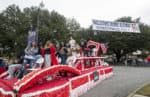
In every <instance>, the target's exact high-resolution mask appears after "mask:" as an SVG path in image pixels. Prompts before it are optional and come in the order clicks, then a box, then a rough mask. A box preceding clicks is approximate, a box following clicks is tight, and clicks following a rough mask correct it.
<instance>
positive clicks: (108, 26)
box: [92, 20, 140, 33]
mask: <svg viewBox="0 0 150 97" xmlns="http://www.w3.org/2000/svg"><path fill="white" fill-rule="evenodd" d="M92 22H93V25H92V27H93V30H100V31H114V32H134V33H140V28H139V24H137V23H126V22H110V21H100V20H93V21H92Z"/></svg>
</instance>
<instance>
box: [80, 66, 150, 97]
mask: <svg viewBox="0 0 150 97" xmlns="http://www.w3.org/2000/svg"><path fill="white" fill-rule="evenodd" d="M113 68H114V76H113V77H112V78H110V79H107V80H105V81H103V82H102V83H100V84H99V85H97V86H96V87H94V88H93V89H91V90H89V91H88V92H87V93H86V94H83V95H82V96H81V97H126V96H127V95H128V94H129V93H130V92H132V91H133V90H134V89H136V88H137V87H139V86H141V85H143V84H144V83H148V82H150V67H147V68H146V67H122V66H115V67H113Z"/></svg>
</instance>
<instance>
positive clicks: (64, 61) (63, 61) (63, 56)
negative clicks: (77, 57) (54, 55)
mask: <svg viewBox="0 0 150 97" xmlns="http://www.w3.org/2000/svg"><path fill="white" fill-rule="evenodd" d="M60 57H61V64H63V65H65V64H66V60H67V55H66V54H61V55H60Z"/></svg>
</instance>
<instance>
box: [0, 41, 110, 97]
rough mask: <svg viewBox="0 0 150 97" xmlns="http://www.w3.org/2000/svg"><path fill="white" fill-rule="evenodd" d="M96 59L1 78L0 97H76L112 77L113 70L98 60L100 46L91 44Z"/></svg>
mask: <svg viewBox="0 0 150 97" xmlns="http://www.w3.org/2000/svg"><path fill="white" fill-rule="evenodd" d="M90 45H94V46H95V48H96V50H95V52H94V53H95V56H80V57H77V58H76V59H75V60H74V61H73V62H72V65H55V66H51V67H49V68H37V69H34V70H32V71H31V72H29V73H28V74H26V75H25V76H24V77H23V78H22V79H17V78H16V77H14V78H11V79H6V76H8V75H5V74H3V75H0V97H79V96H80V95H82V94H83V93H86V92H87V91H88V90H90V89H91V88H93V87H94V86H96V85H97V84H98V83H100V82H102V81H104V80H105V79H107V78H110V77H111V76H112V75H113V72H112V71H113V70H112V67H111V66H109V65H108V64H107V63H106V62H104V60H105V59H106V57H99V56H98V52H99V49H101V44H100V43H97V42H93V41H89V42H88V43H87V47H88V46H90Z"/></svg>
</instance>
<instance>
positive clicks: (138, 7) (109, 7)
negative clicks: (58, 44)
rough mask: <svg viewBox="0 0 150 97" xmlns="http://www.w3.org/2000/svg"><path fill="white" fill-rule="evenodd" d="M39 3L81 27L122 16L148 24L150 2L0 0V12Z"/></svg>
mask: <svg viewBox="0 0 150 97" xmlns="http://www.w3.org/2000/svg"><path fill="white" fill-rule="evenodd" d="M41 1H43V3H44V4H45V7H44V8H46V9H48V10H49V11H52V10H56V11H57V12H59V13H60V14H62V15H64V16H65V17H67V18H75V19H76V20H77V21H78V22H79V23H80V24H81V26H82V27H88V26H89V25H91V23H92V22H91V21H92V19H98V20H107V21H114V20H116V19H117V18H119V17H122V16H131V17H133V18H138V17H141V21H142V22H144V23H146V24H150V0H0V12H1V11H2V10H4V9H5V8H6V7H7V6H8V5H10V4H17V5H19V7H20V8H21V9H23V8H25V7H30V6H38V5H39V3H40V2H41Z"/></svg>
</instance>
